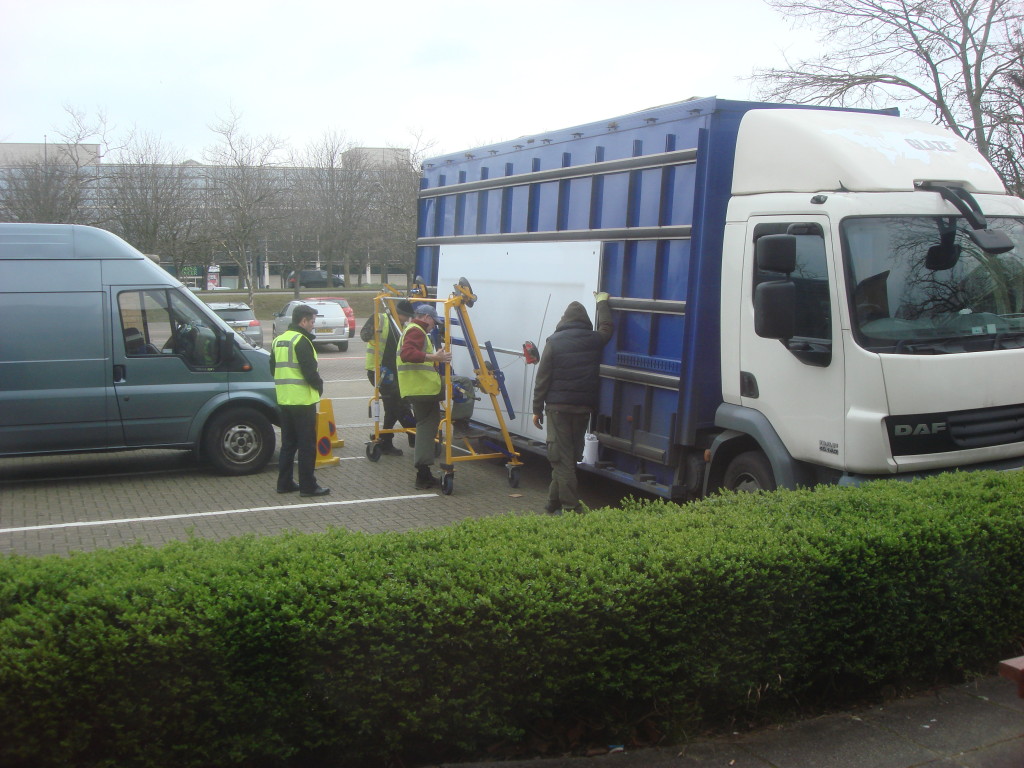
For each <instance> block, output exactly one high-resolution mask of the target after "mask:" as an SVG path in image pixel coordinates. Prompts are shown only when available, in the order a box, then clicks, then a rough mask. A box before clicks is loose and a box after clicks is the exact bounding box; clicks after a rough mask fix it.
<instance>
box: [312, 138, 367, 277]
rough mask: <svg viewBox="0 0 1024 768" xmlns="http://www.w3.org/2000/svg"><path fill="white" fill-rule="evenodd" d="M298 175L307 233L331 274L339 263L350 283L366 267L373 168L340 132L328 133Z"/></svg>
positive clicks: (315, 146) (316, 145)
mask: <svg viewBox="0 0 1024 768" xmlns="http://www.w3.org/2000/svg"><path fill="white" fill-rule="evenodd" d="M296 164H297V165H299V166H301V167H300V168H298V169H297V170H296V173H297V176H298V178H299V187H300V188H301V189H302V194H303V197H304V201H305V204H306V206H307V207H306V212H307V213H308V214H309V217H308V219H307V221H308V223H309V225H310V226H311V229H310V230H309V232H310V233H311V234H313V235H314V236H315V238H316V241H317V244H318V252H319V255H320V259H321V261H322V262H323V264H324V267H325V268H326V269H327V271H328V273H331V274H333V272H334V270H333V267H334V266H335V265H338V264H340V265H341V266H342V272H343V274H344V275H345V276H346V279H351V274H352V268H353V266H355V267H356V269H357V270H358V268H359V266H360V265H361V263H362V259H361V258H360V256H361V254H362V248H359V249H358V250H357V249H356V244H357V243H360V242H362V241H365V236H364V229H365V226H366V222H367V210H368V207H369V201H370V197H371V195H372V191H373V187H372V180H373V173H374V170H373V167H372V164H371V163H370V162H369V160H368V158H367V157H366V156H365V154H364V153H362V152H361V151H359V150H357V149H355V148H354V147H353V146H352V144H350V143H349V142H347V141H346V140H345V139H344V136H342V135H341V134H339V133H336V132H334V131H328V132H326V133H325V134H324V135H323V136H322V137H321V138H320V139H319V140H317V141H315V142H313V143H312V144H310V145H309V146H308V147H307V148H306V151H305V153H304V154H303V155H302V156H301V157H300V158H298V160H297V163H296Z"/></svg>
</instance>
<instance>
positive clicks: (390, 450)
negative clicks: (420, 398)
mask: <svg viewBox="0 0 1024 768" xmlns="http://www.w3.org/2000/svg"><path fill="white" fill-rule="evenodd" d="M395 315H396V316H397V317H398V329H397V330H396V329H395V328H394V326H392V324H391V321H390V320H389V318H388V313H387V312H381V313H380V315H379V316H378V318H377V323H378V325H379V327H380V340H381V352H380V372H381V380H380V384H379V386H377V391H378V392H379V393H380V399H381V402H382V403H384V418H383V419H382V420H381V424H380V426H381V428H382V429H394V426H395V423H396V422H400V423H401V425H402V427H403V428H406V429H408V428H410V427H412V426H413V425H414V424H415V423H416V420H415V419H414V418H413V417H412V411H410V410H409V406H408V404H407V403H406V402H405V401H404V400H402V395H401V393H400V392H399V390H398V371H397V364H398V341H399V338H400V337H401V334H402V331H403V330H404V329H405V326H406V324H408V322H409V318H411V317H412V304H410V303H409V301H408V300H406V299H401V300H400V301H397V302H395ZM359 338H361V339H362V340H363V341H365V342H366V378H368V379H369V380H370V383H371V384H377V381H376V367H377V356H376V350H375V349H374V344H375V342H374V338H373V315H370V317H369V318H368V319H367V321H366V322H365V323H363V327H362V329H361V330H360V331H359ZM394 438H395V436H394V434H393V433H390V432H385V433H383V434H381V436H380V452H381V454H383V455H384V456H401V455H402V449H401V448H396V447H395V445H394ZM415 443H416V441H415V439H414V438H413V436H412V434H410V435H409V445H415Z"/></svg>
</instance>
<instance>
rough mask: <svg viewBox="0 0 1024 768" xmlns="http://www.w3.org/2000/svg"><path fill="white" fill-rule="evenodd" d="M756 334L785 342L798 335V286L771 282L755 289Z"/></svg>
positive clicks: (790, 283) (784, 282)
mask: <svg viewBox="0 0 1024 768" xmlns="http://www.w3.org/2000/svg"><path fill="white" fill-rule="evenodd" d="M754 333H756V334H757V335H758V336H760V337H762V338H764V339H781V340H783V341H785V340H788V339H791V338H793V336H795V335H796V284H795V283H794V282H793V281H792V280H769V281H767V282H764V283H761V284H760V285H758V286H757V287H756V288H754Z"/></svg>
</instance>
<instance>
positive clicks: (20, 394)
mask: <svg viewBox="0 0 1024 768" xmlns="http://www.w3.org/2000/svg"><path fill="white" fill-rule="evenodd" d="M277 420H278V416H277V404H276V399H275V397H274V382H273V378H272V376H271V374H270V366H269V355H268V353H267V352H266V351H264V350H262V349H254V348H252V347H251V346H250V345H249V344H247V343H242V342H241V341H240V339H238V337H237V336H236V335H235V333H234V332H233V331H232V330H231V328H230V327H228V326H227V325H226V324H225V323H224V321H223V320H221V319H220V318H219V317H217V315H215V314H214V313H213V312H212V311H210V310H209V309H208V308H207V307H206V305H205V304H204V303H203V302H201V301H199V300H198V299H197V298H196V297H195V296H193V294H192V293H191V292H190V291H188V290H186V288H185V287H184V286H183V285H182V284H181V283H180V282H178V281H177V280H176V279H175V278H173V277H171V276H170V275H169V274H168V273H167V272H166V271H165V270H163V269H162V268H161V267H160V266H159V265H157V264H156V263H154V262H153V261H152V260H151V259H149V258H148V257H146V256H145V255H143V254H142V253H140V252H139V251H137V250H136V249H135V248H133V247H132V246H130V245H128V243H126V242H124V241H123V240H121V239H120V238H118V237H117V236H115V235H113V234H111V233H109V232H105V231H103V230H101V229H96V228H94V227H85V226H78V225H70V224H0V457H2V456H31V455H41V454H48V453H79V452H87V451H119V450H133V449H138V448H174V449H186V450H194V451H195V452H196V453H197V455H198V456H199V457H200V458H201V459H202V460H205V461H206V462H208V463H209V464H210V465H212V466H213V467H214V468H215V469H216V470H217V471H219V472H221V473H223V474H228V475H244V474H250V473H254V472H259V471H260V470H261V469H263V467H264V466H266V464H267V462H269V461H270V458H271V457H272V456H273V453H274V447H275V434H274V428H273V425H274V423H276V422H277Z"/></svg>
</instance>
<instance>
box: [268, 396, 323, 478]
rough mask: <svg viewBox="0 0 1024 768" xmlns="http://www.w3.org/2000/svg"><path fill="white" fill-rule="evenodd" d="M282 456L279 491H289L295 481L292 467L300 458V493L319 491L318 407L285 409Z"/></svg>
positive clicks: (280, 458)
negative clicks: (317, 487) (314, 471)
mask: <svg viewBox="0 0 1024 768" xmlns="http://www.w3.org/2000/svg"><path fill="white" fill-rule="evenodd" d="M279 407H280V410H281V452H280V454H279V455H278V461H277V487H278V488H287V487H288V486H289V485H291V484H292V482H294V481H293V480H292V464H294V463H295V456H296V454H298V457H299V491H300V492H303V493H309V492H311V491H313V490H315V489H316V476H315V475H314V474H313V470H314V469H315V468H316V405H315V404H314V405H282V406H279Z"/></svg>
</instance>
